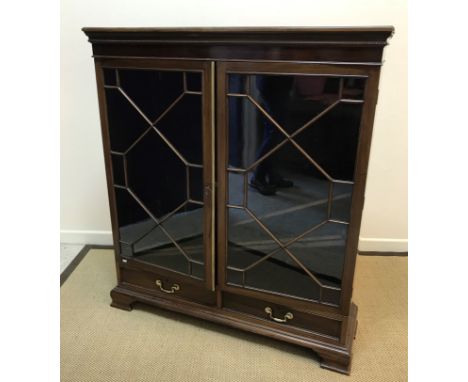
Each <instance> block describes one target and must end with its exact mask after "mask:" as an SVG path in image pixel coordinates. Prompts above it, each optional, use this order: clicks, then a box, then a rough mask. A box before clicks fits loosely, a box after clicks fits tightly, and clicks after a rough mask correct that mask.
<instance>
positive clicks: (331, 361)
mask: <svg viewBox="0 0 468 382" xmlns="http://www.w3.org/2000/svg"><path fill="white" fill-rule="evenodd" d="M83 31H84V32H85V33H86V35H87V36H88V37H89V40H90V42H91V43H92V47H93V55H94V60H95V65H96V79H97V88H98V96H99V107H100V115H101V127H102V137H103V147H104V155H105V164H106V174H107V184H108V192H109V201H110V207H111V208H110V209H111V218H112V229H113V235H114V248H115V249H116V256H115V260H116V268H117V278H118V285H117V287H115V288H114V289H113V290H112V291H111V297H112V306H114V307H118V308H122V309H127V310H130V309H131V308H132V304H133V303H134V302H136V301H139V302H144V303H148V304H152V305H155V306H159V307H161V308H165V309H169V310H173V311H176V312H181V313H184V314H188V315H192V316H194V317H199V318H202V319H206V320H210V321H213V322H217V323H221V324H224V325H228V326H231V327H236V328H240V329H242V330H247V331H250V332H253V333H257V334H261V335H265V336H269V337H272V338H276V339H279V340H282V341H286V342H290V343H293V344H297V345H300V346H304V347H307V348H310V349H312V350H314V351H315V352H317V353H318V354H319V356H320V357H321V360H322V363H321V366H322V367H324V368H328V369H331V370H334V371H338V372H341V373H349V371H350V364H351V348H352V339H353V338H354V335H355V332H356V325H357V319H356V317H357V307H356V306H355V305H354V304H353V303H352V302H351V297H352V285H353V278H354V267H355V261H356V254H357V244H358V239H359V229H360V223H361V217H362V208H363V205H364V190H365V183H366V175H367V166H368V161H369V152H370V144H371V138H372V125H373V120H374V112H375V106H376V103H377V96H378V83H379V74H380V66H381V65H382V51H383V48H384V46H385V45H386V44H387V38H388V37H390V36H391V34H392V33H393V27H359V28H353V27H341V28H340V27H338V28H84V29H83ZM104 67H114V68H115V67H117V68H122V67H128V68H138V69H145V68H146V69H149V68H153V69H160V70H181V71H184V70H198V71H202V72H203V73H204V77H203V78H204V80H203V90H204V91H203V119H204V124H203V134H204V151H203V158H204V166H206V167H205V175H204V191H205V195H204V204H205V227H204V228H205V243H207V242H208V243H209V245H205V263H206V265H207V266H206V269H205V276H206V277H205V279H206V280H205V282H204V283H199V282H197V281H196V280H194V279H191V278H190V277H187V276H184V275H181V274H177V273H174V272H171V271H170V270H167V269H162V268H158V267H156V266H153V265H150V264H146V263H144V262H141V261H138V260H137V259H131V258H128V259H124V258H122V257H121V256H120V255H119V253H118V252H119V250H118V248H119V232H118V224H117V206H116V202H115V197H114V192H113V190H112V187H113V183H114V182H113V176H114V175H113V173H112V165H111V154H110V140H109V139H110V138H109V132H108V120H107V104H106V97H105V91H104V79H103V68H104ZM230 71H231V72H242V73H283V74H308V75H330V76H360V77H365V78H366V87H365V92H364V104H363V109H362V116H361V127H360V131H359V143H358V148H357V161H356V164H355V173H354V189H353V195H352V207H351V220H350V222H349V226H348V237H347V242H346V254H345V263H344V268H343V275H342V284H341V285H342V293H341V300H340V304H339V305H338V306H330V305H326V304H322V303H314V302H311V301H307V300H303V299H297V298H291V297H286V296H284V295H278V294H272V293H264V292H259V291H255V290H248V289H242V288H237V287H232V286H230V285H226V282H225V281H226V280H225V276H224V271H225V267H226V259H225V254H226V224H225V221H226V214H225V208H226V192H227V189H226V185H227V184H226V171H225V164H226V139H227V134H226V105H225V99H226V84H225V82H226V81H225V76H226V73H228V72H230ZM215 151H216V152H215ZM215 160H216V163H215ZM215 168H216V174H215ZM215 202H216V205H215ZM215 217H216V223H215ZM215 224H216V229H215ZM215 245H216V246H215ZM215 266H216V273H214V270H215ZM155 279H157V281H158V282H159V285H164V286H165V288H159V289H158V288H157V287H156V286H155V285H154V280H155ZM179 284H180V285H181V286H182V287H181V288H180V290H179ZM171 285H172V287H171ZM176 285H177V288H175V286H176ZM163 289H164V290H163ZM265 310H266V311H267V312H268V314H266V313H265ZM275 314H276V315H277V316H278V317H280V318H278V317H275V316H274V315H275ZM293 315H294V317H296V321H293V322H288V319H287V318H288V317H293ZM281 317H284V319H281Z"/></svg>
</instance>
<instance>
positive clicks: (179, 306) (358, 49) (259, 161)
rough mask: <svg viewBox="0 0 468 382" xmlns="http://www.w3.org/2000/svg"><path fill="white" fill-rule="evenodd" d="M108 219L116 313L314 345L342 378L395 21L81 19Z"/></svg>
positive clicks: (351, 331) (350, 336) (354, 314)
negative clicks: (196, 322)
mask: <svg viewBox="0 0 468 382" xmlns="http://www.w3.org/2000/svg"><path fill="white" fill-rule="evenodd" d="M83 31H84V32H85V34H86V35H87V36H88V37H89V41H90V42H91V43H92V48H93V57H94V62H95V69H96V79H97V89H98V95H99V107H100V116H101V126H102V137H103V145H104V155H105V164H106V172H107V185H108V193H109V201H110V210H111V218H112V230H113V240H114V247H115V261H116V268H117V279H118V284H117V286H116V287H115V288H114V289H113V290H112V291H111V297H112V306H114V307H117V308H122V309H127V310H130V309H131V308H132V304H133V303H135V302H142V303H146V304H151V305H154V306H157V307H160V308H165V309H169V310H171V311H175V312H180V313H184V314H188V315H191V316H194V317H198V318H201V319H205V320H209V321H212V322H216V323H220V324H224V325H228V326H231V327H234V328H239V329H243V330H246V331H249V332H253V333H257V334H261V335H264V336H268V337H271V338H275V339H277V340H282V341H286V342H289V343H292V344H296V345H300V346H303V347H306V348H310V349H312V350H313V351H315V352H316V353H317V354H318V355H319V357H320V359H321V366H322V367H324V368H328V369H331V370H335V371H338V372H342V373H349V370H350V362H351V345H352V341H353V338H354V336H355V333H356V327H357V319H356V317H357V307H356V305H354V304H353V303H352V302H351V296H352V290H353V276H354V268H355V263H356V255H357V246H358V238H359V229H360V224H361V215H362V208H363V204H364V191H365V183H366V173H367V165H368V159H369V150H370V143H371V135H372V125H373V119H374V111H375V107H376V103H377V95H378V83H379V73H380V68H381V65H382V53H383V48H384V46H385V45H386V44H387V39H388V38H389V37H390V36H391V34H392V33H393V28H392V27H365V28H361V27H359V28H344V27H343V28H185V29H184V28H182V29H179V28H177V29H173V28H168V29H166V28H84V29H83Z"/></svg>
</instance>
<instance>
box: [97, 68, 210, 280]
mask: <svg viewBox="0 0 468 382" xmlns="http://www.w3.org/2000/svg"><path fill="white" fill-rule="evenodd" d="M211 65H212V64H211V63H210V62H200V61H198V62H196V61H172V60H122V59H105V60H103V59H96V74H97V80H98V91H99V96H100V104H101V113H102V115H101V120H102V128H103V141H104V150H105V157H106V167H107V177H108V186H109V198H110V205H111V214H112V224H113V234H114V244H115V247H116V251H117V256H118V258H119V259H120V260H121V261H123V262H126V261H131V262H133V263H138V264H140V265H142V266H145V267H147V269H153V268H154V269H155V270H157V269H160V270H162V271H163V272H165V273H167V272H170V273H171V274H172V273H174V276H177V274H178V275H180V276H183V277H189V278H190V279H191V280H192V281H193V282H196V283H200V284H204V285H205V286H206V287H207V288H209V289H213V283H214V277H213V275H214V271H213V268H214V260H213V258H212V256H213V250H212V249H213V246H214V244H213V223H214V222H213V220H214V219H213V214H214V209H213V195H212V190H213V180H214V177H213V155H212V152H213V150H214V147H213V125H212V123H213V116H212V110H213V108H212V106H211V103H212V102H213V100H212V97H213V91H212V84H213V80H212V73H213V71H212V67H211Z"/></svg>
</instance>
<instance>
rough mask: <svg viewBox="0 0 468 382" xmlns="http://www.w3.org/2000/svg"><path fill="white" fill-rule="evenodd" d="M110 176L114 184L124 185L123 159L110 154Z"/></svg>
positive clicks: (120, 156)
mask: <svg viewBox="0 0 468 382" xmlns="http://www.w3.org/2000/svg"><path fill="white" fill-rule="evenodd" d="M112 175H113V177H114V184H117V185H119V186H124V185H125V171H124V159H123V156H122V155H115V154H112Z"/></svg>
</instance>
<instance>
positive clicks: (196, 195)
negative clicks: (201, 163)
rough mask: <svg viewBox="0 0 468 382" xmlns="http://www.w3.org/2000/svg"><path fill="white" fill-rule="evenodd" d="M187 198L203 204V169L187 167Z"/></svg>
mask: <svg viewBox="0 0 468 382" xmlns="http://www.w3.org/2000/svg"><path fill="white" fill-rule="evenodd" d="M189 183H190V184H189V196H190V199H192V200H196V201H198V202H202V203H203V169H202V168H199V167H189Z"/></svg>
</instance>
